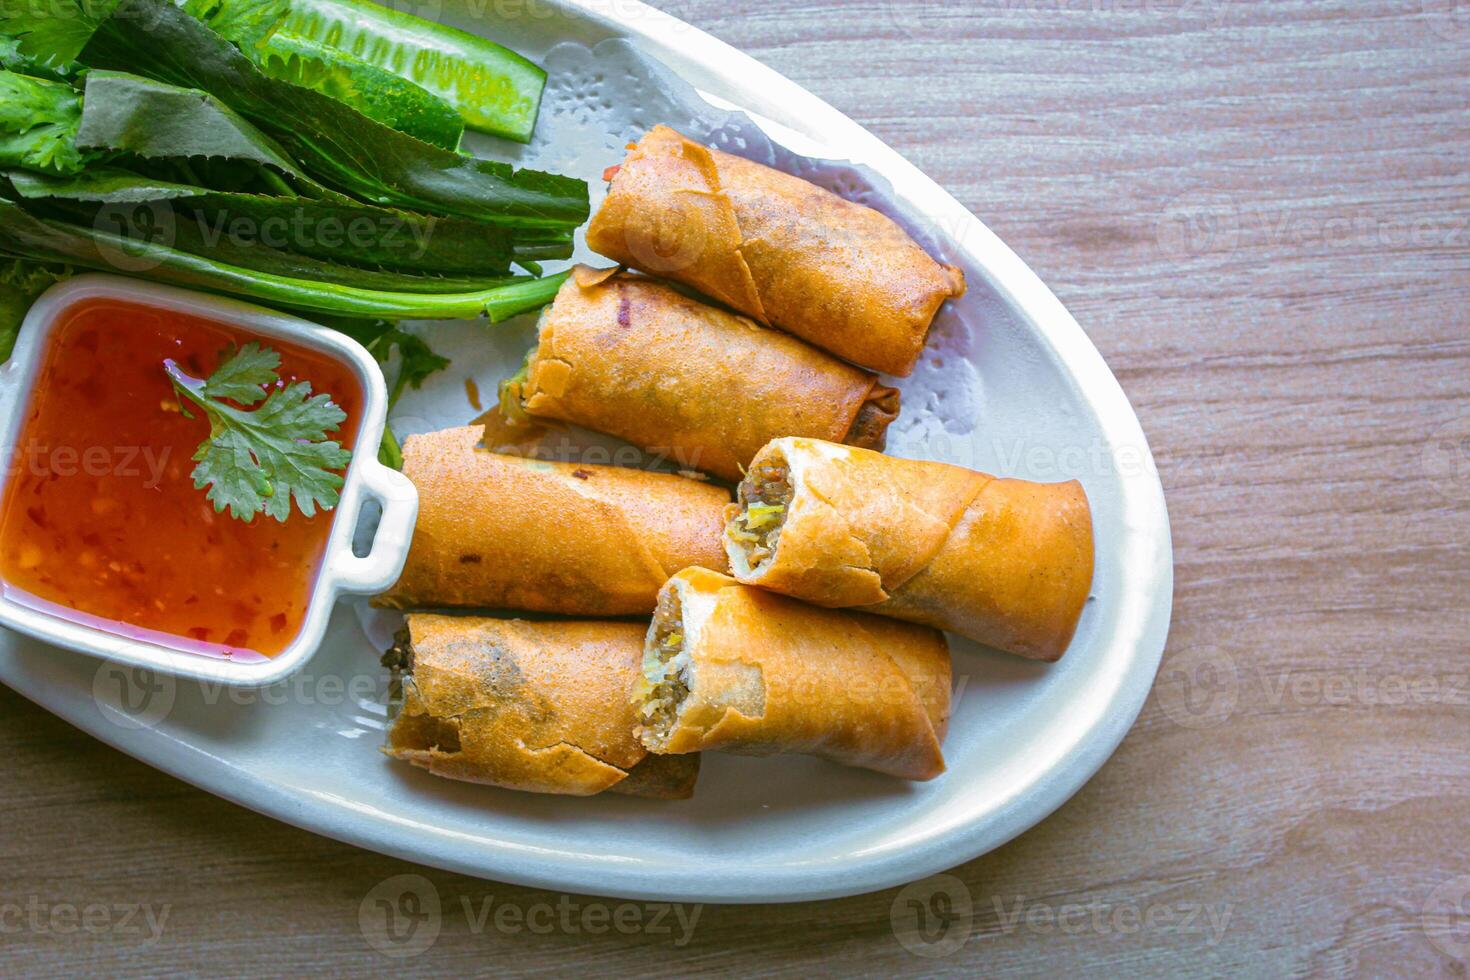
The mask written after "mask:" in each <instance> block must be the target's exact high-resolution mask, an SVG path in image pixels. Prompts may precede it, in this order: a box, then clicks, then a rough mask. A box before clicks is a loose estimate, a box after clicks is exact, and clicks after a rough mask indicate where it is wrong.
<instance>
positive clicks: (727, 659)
mask: <svg viewBox="0 0 1470 980" xmlns="http://www.w3.org/2000/svg"><path fill="white" fill-rule="evenodd" d="M634 700H635V701H636V702H637V703H638V706H639V709H638V710H639V716H640V718H641V719H642V727H641V728H640V729H639V737H640V738H641V739H642V740H643V744H644V745H646V746H647V747H648V748H649V749H650V750H652V751H654V752H659V753H666V754H681V753H688V752H700V751H705V750H715V749H718V750H722V751H726V752H736V753H742V754H747V755H772V754H775V753H778V752H794V753H800V754H803V755H816V756H821V757H822V758H825V759H830V760H832V761H834V762H840V763H842V764H843V765H848V766H859V767H862V768H864V769H874V770H877V771H878V772H882V773H887V774H888V775H890V776H898V777H900V778H902V779H933V778H934V777H935V776H938V775H939V774H940V773H942V772H944V756H943V754H942V752H941V751H940V742H941V741H942V740H943V738H944V732H945V728H946V727H947V725H948V723H949V707H950V662H949V646H948V644H947V643H946V642H945V639H944V634H943V633H940V632H939V631H938V630H933V629H929V628H927V627H923V626H914V625H911V624H908V623H900V622H897V621H895V620H891V619H881V618H879V617H877V616H865V615H862V614H860V613H849V612H842V611H839V610H834V609H821V608H818V607H816V606H810V605H807V604H806V603H803V602H798V601H796V600H795V599H790V598H787V597H786V596H781V595H776V594H775V593H772V592H767V591H765V590H763V589H756V588H752V587H750V586H747V585H741V584H740V583H738V582H736V581H735V580H734V579H732V578H730V577H728V576H726V575H721V574H718V573H716V572H711V571H709V570H707V569H703V568H689V569H685V570H684V571H682V572H680V573H679V574H678V575H675V576H674V577H673V578H671V579H670V580H669V582H668V584H667V585H665V586H664V590H663V592H662V593H660V595H659V608H658V611H657V612H656V613H655V614H654V621H653V624H652V625H651V626H650V627H649V630H648V639H647V641H646V644H645V646H644V654H643V676H642V677H641V678H640V679H639V681H638V684H637V686H636V687H635V689H634Z"/></svg>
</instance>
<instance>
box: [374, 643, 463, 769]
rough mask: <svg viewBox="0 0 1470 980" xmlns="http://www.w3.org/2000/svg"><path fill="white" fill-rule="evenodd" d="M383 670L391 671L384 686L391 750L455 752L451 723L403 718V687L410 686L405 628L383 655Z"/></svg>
mask: <svg viewBox="0 0 1470 980" xmlns="http://www.w3.org/2000/svg"><path fill="white" fill-rule="evenodd" d="M383 666H384V667H387V668H388V669H389V670H390V671H392V677H393V679H392V681H391V682H390V684H389V686H388V721H389V722H390V723H391V725H392V740H393V747H394V748H395V749H397V750H400V751H402V750H407V751H412V752H433V751H439V752H458V751H459V750H460V744H459V725H458V724H456V723H455V721H454V719H452V718H450V719H444V718H435V717H434V716H432V715H404V714H403V704H404V685H405V684H412V683H413V639H412V638H411V636H410V635H409V631H408V627H407V626H405V627H403V628H402V629H400V630H399V631H398V632H397V633H396V634H394V636H393V645H392V646H391V647H389V648H388V650H387V652H386V653H384V654H383Z"/></svg>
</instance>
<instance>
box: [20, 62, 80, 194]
mask: <svg viewBox="0 0 1470 980" xmlns="http://www.w3.org/2000/svg"><path fill="white" fill-rule="evenodd" d="M81 120H82V99H81V96H80V95H79V94H78V93H77V91H76V89H74V88H72V87H71V86H70V85H67V84H66V83H65V82H52V81H47V80H46V79H42V78H32V77H31V76H29V75H18V74H16V73H15V72H11V71H0V165H4V166H8V167H24V168H25V169H27V170H38V171H43V172H47V173H55V174H74V173H77V172H78V171H80V170H81V169H82V167H83V166H84V165H85V163H86V156H85V155H84V154H83V153H82V152H81V151H80V150H78V149H77V142H76V136H77V127H78V126H79V125H80V124H81Z"/></svg>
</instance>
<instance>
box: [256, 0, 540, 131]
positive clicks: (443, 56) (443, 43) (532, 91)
mask: <svg viewBox="0 0 1470 980" xmlns="http://www.w3.org/2000/svg"><path fill="white" fill-rule="evenodd" d="M278 34H285V35H288V36H290V37H293V38H298V39H301V40H304V41H312V42H315V43H317V44H320V45H324V46H326V47H330V48H336V49H338V50H340V51H346V52H347V53H348V54H351V55H353V56H355V57H357V58H360V59H361V60H363V61H366V62H368V63H370V64H373V65H377V66H378V67H379V68H383V69H386V70H388V71H390V72H392V73H393V74H395V75H398V76H400V77H403V78H406V79H408V80H409V81H411V82H413V83H414V84H416V85H418V86H421V87H422V88H425V89H427V90H428V91H430V92H432V93H433V94H434V95H437V96H438V97H440V98H441V99H443V100H444V101H446V102H448V103H449V104H450V105H451V106H453V107H454V108H455V109H456V110H457V111H458V112H459V113H460V115H462V116H463V117H464V120H465V122H466V123H467V124H468V125H469V128H471V129H473V130H476V131H478V132H482V133H489V134H490V135H492V136H503V137H505V138H507V139H512V140H516V141H517V142H520V143H527V142H529V141H530V139H531V132H532V131H533V130H534V129H535V127H536V113H537V112H538V111H539V110H540V107H541V92H542V89H543V88H545V86H546V72H545V71H543V70H542V69H541V68H540V67H538V66H537V65H535V64H533V63H532V62H530V61H528V60H526V59H525V58H523V57H521V56H520V55H518V54H516V53H515V52H514V51H511V50H510V49H509V48H505V47H502V46H501V45H499V44H496V43H494V42H493V41H487V40H485V39H484V38H481V37H476V36H475V35H473V34H469V33H466V32H465V31H461V30H459V29H457V28H454V27H449V26H447V25H444V24H435V23H432V22H430V21H427V20H424V19H422V18H419V17H415V16H413V15H412V14H406V13H401V12H399V11H397V10H394V9H391V8H389V7H383V6H379V5H378V4H375V3H369V2H367V0H290V13H288V14H287V15H286V19H285V20H284V21H283V22H282V23H281V24H280V26H279V28H278Z"/></svg>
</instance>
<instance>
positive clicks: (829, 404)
mask: <svg viewBox="0 0 1470 980" xmlns="http://www.w3.org/2000/svg"><path fill="white" fill-rule="evenodd" d="M616 271H617V270H615V269H609V270H594V269H588V268H586V267H581V268H578V269H577V270H576V272H575V274H574V275H573V276H572V277H571V278H569V279H568V280H567V282H566V284H565V285H563V286H562V288H561V291H560V292H559V293H558V294H557V297H556V302H555V303H554V304H553V305H552V306H551V307H550V308H549V309H548V310H547V311H546V314H545V316H544V317H543V318H542V320H541V327H540V341H539V343H538V345H537V347H536V349H535V350H533V351H532V352H531V356H530V357H529V358H528V359H527V362H526V368H525V370H524V372H522V374H521V375H519V376H518V377H517V378H515V379H512V380H511V381H509V382H507V383H506V386H505V390H504V392H503V395H504V396H506V397H504V398H503V399H502V403H503V404H506V403H508V404H509V405H510V410H511V411H512V412H513V411H514V410H515V407H516V406H519V407H520V408H521V409H522V410H523V411H525V412H527V413H529V414H530V415H532V416H536V417H540V418H553V419H560V420H562V421H565V422H573V423H575V424H577V425H582V426H586V427H587V428H589V429H596V430H598V431H601V432H607V433H611V434H612V435H615V436H618V437H619V438H622V439H626V440H627V441H628V442H631V443H633V444H634V445H636V446H641V447H642V448H644V449H646V450H649V451H650V452H654V453H660V454H667V455H668V456H669V457H671V458H672V459H673V460H674V461H675V462H676V463H677V464H678V465H679V466H681V467H684V468H686V469H692V470H703V471H704V472H706V473H712V474H714V475H715V476H719V477H723V478H724V479H727V480H730V481H732V482H733V481H736V480H739V479H740V477H741V474H742V473H743V472H744V470H743V467H745V466H747V465H748V464H749V463H750V461H751V459H753V458H754V457H755V454H756V453H757V452H759V451H760V449H761V447H763V446H764V445H765V444H766V443H767V442H769V441H770V440H772V439H775V438H777V437H780V436H789V435H802V436H812V437H814V438H820V439H828V440H831V441H833V442H845V443H850V444H852V445H858V446H864V447H868V448H877V449H881V448H882V447H883V443H884V440H885V435H886V432H887V429H888V425H889V423H891V422H892V421H893V420H894V419H895V418H897V417H898V398H899V396H898V392H897V391H896V390H895V389H893V388H888V387H885V386H884V385H881V384H879V383H878V377H877V375H874V374H870V373H868V372H866V371H863V370H861V369H860V368H855V367H853V366H852V365H850V364H846V363H844V362H842V361H839V360H837V358H835V357H832V356H831V355H829V354H826V353H823V352H822V351H819V350H817V349H816V348H815V347H812V346H811V345H809V344H805V343H803V342H802V341H800V340H797V339H796V338H795V337H792V336H789V335H787V334H784V333H781V332H779V331H776V330H770V329H767V328H765V327H762V326H760V325H758V324H756V323H754V322H752V321H751V320H749V319H747V318H746V317H743V316H737V315H735V314H733V313H727V312H725V311H724V310H720V309H716V308H715V307H713V306H707V305H705V304H704V303H700V302H699V301H697V300H693V299H690V298H689V297H687V296H684V295H682V294H681V293H678V292H676V291H675V290H673V289H670V288H669V287H668V286H665V285H663V284H661V283H657V282H654V281H653V280H651V279H647V278H645V277H643V276H629V275H617V274H616Z"/></svg>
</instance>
